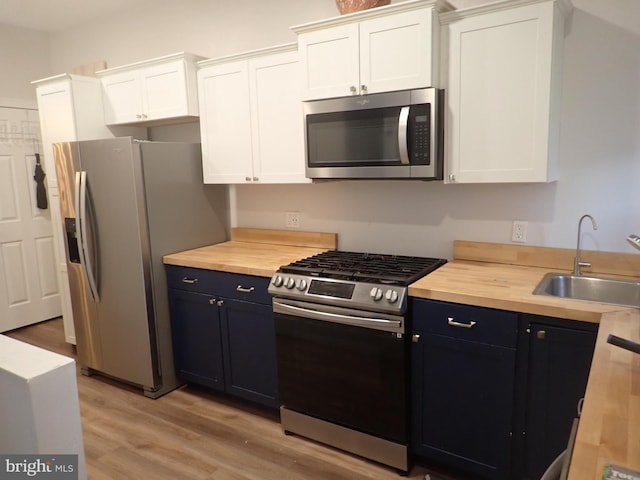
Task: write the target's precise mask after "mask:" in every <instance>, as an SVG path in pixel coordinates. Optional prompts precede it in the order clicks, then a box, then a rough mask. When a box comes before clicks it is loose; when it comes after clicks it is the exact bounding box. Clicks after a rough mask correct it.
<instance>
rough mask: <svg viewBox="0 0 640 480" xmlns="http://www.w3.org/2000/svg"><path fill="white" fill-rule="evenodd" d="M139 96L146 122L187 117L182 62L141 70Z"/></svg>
mask: <svg viewBox="0 0 640 480" xmlns="http://www.w3.org/2000/svg"><path fill="white" fill-rule="evenodd" d="M140 75H141V77H142V78H141V95H142V105H143V112H144V114H145V115H146V116H147V117H146V120H158V119H162V118H171V117H181V116H184V115H189V114H190V112H189V111H188V98H187V89H186V88H185V86H186V84H187V79H186V75H185V65H184V63H183V62H182V61H178V62H171V63H168V64H166V65H157V66H154V67H149V68H146V69H143V70H142V71H141V72H140Z"/></svg>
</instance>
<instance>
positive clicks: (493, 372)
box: [411, 299, 518, 480]
mask: <svg viewBox="0 0 640 480" xmlns="http://www.w3.org/2000/svg"><path fill="white" fill-rule="evenodd" d="M517 325H518V322H517V315H516V314H513V313H511V312H501V311H495V310H491V309H484V308H477V307H467V306H460V305H455V304H447V303H442V302H434V301H429V300H418V299H415V300H414V301H413V328H412V343H411V368H412V374H411V375H412V420H411V427H412V428H411V449H412V452H413V453H414V454H415V455H417V456H418V457H422V458H424V459H425V460H426V461H427V462H429V461H432V462H436V463H439V464H441V465H446V466H449V467H453V468H455V469H458V470H461V471H464V472H469V473H473V474H475V475H479V476H481V477H483V478H488V479H505V480H506V479H509V478H511V470H512V464H511V459H512V448H513V441H512V439H513V433H512V432H513V418H514V395H515V371H516V348H515V347H516V342H517ZM494 340H495V341H494Z"/></svg>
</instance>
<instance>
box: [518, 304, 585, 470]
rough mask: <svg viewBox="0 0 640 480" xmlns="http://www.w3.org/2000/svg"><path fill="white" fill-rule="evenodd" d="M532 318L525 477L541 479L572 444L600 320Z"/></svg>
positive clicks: (529, 326)
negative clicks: (581, 320)
mask: <svg viewBox="0 0 640 480" xmlns="http://www.w3.org/2000/svg"><path fill="white" fill-rule="evenodd" d="M527 318H528V320H531V321H532V323H529V325H528V329H527V330H528V332H527V333H528V334H529V343H528V347H529V351H528V375H527V395H526V425H525V431H526V435H525V438H526V442H525V445H526V446H525V452H526V453H525V475H524V478H528V479H538V478H540V477H541V476H542V474H543V473H544V471H545V469H546V468H547V467H548V466H549V465H550V464H551V463H552V462H553V460H554V459H555V458H556V457H557V456H558V455H559V454H560V453H561V452H562V451H563V450H564V449H565V448H567V442H568V440H569V435H570V431H571V425H572V422H573V419H574V418H576V417H577V416H578V405H579V403H580V400H581V398H582V397H583V396H584V392H585V390H586V386H587V380H588V378H589V370H590V367H591V358H592V357H593V351H594V349H595V343H596V336H597V325H595V324H584V323H581V322H568V321H565V322H564V326H559V325H554V324H551V322H554V323H555V324H559V322H558V320H557V319H546V320H547V321H546V322H545V318H544V317H534V316H528V317H527ZM533 322H536V323H533ZM543 322H545V323H543ZM578 326H581V327H582V328H577V327H578ZM572 327H573V328H572Z"/></svg>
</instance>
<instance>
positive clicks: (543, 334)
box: [536, 330, 547, 340]
mask: <svg viewBox="0 0 640 480" xmlns="http://www.w3.org/2000/svg"><path fill="white" fill-rule="evenodd" d="M546 336H547V332H545V331H544V330H538V331H537V332H536V338H537V339H538V340H544V337H546Z"/></svg>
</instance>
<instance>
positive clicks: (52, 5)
mask: <svg viewBox="0 0 640 480" xmlns="http://www.w3.org/2000/svg"><path fill="white" fill-rule="evenodd" d="M146 1H148V0H1V1H0V24H7V25H13V26H16V27H23V28H30V29H33V30H39V31H43V32H56V31H60V30H64V29H66V28H72V27H76V26H79V25H82V23H84V22H88V21H92V20H94V19H96V18H99V17H100V16H106V15H112V14H115V13H116V12H117V11H118V10H120V9H125V8H130V7H131V6H133V4H134V3H136V2H137V3H143V2H146Z"/></svg>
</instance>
